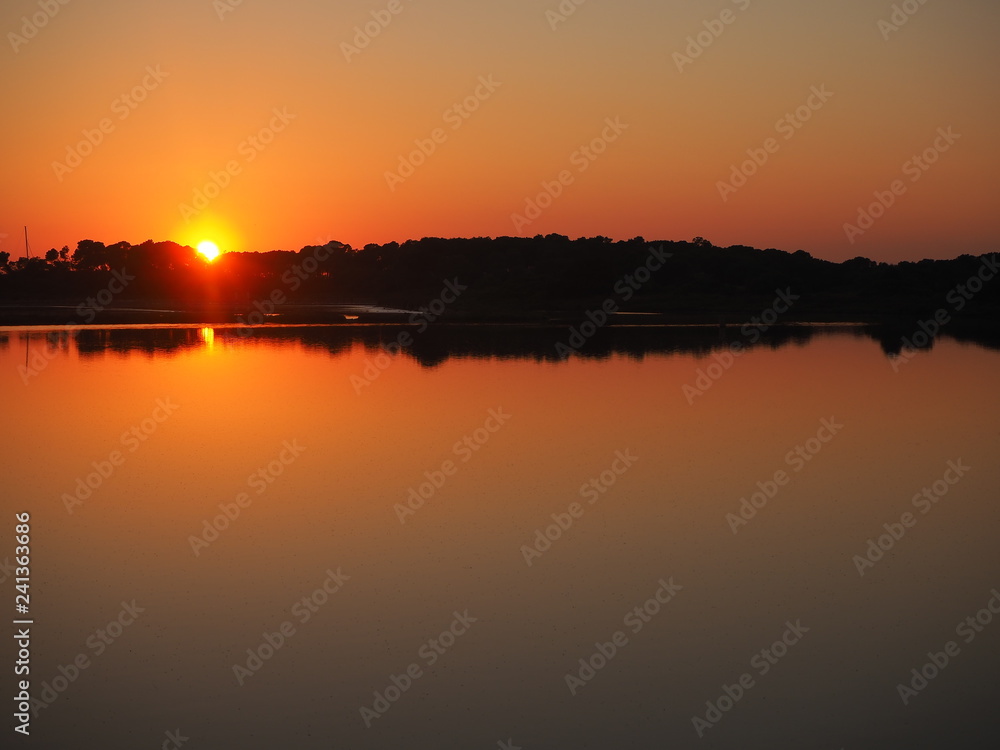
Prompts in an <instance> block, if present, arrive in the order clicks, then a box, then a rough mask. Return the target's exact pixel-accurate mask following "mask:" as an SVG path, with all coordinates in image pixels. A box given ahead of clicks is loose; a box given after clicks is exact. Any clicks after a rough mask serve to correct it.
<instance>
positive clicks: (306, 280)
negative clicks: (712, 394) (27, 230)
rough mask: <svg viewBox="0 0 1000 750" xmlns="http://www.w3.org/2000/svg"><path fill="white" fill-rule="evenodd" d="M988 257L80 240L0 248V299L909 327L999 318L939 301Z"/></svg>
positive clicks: (989, 294)
mask: <svg viewBox="0 0 1000 750" xmlns="http://www.w3.org/2000/svg"><path fill="white" fill-rule="evenodd" d="M654 247H655V248H658V249H659V250H658V251H659V253H661V254H668V255H669V258H668V259H667V260H666V261H665V262H664V263H663V264H662V267H658V270H656V272H655V273H652V274H648V275H646V276H638V277H636V278H638V279H641V280H642V283H641V284H640V283H638V282H632V286H633V288H634V293H633V294H631V295H629V296H628V299H627V301H625V300H623V299H622V298H621V297H620V296H618V295H617V294H616V291H615V290H616V284H618V283H619V282H620V281H621V280H622V279H624V278H632V276H630V275H631V274H634V273H635V271H636V269H639V268H641V267H643V266H644V264H645V263H646V261H647V259H648V258H649V257H650V252H651V249H652V248H654ZM990 258H994V259H995V258H996V256H995V255H991V256H979V257H977V256H971V255H962V256H959V257H957V258H953V259H949V260H922V261H917V262H908V261H904V262H901V263H896V264H888V263H878V262H875V261H872V260H869V259H867V258H862V257H858V258H853V259H851V260H848V261H845V262H841V263H834V262H831V261H826V260H822V259H819V258H814V257H812V256H811V255H810V254H809V253H807V252H804V251H802V250H799V251H797V252H793V253H789V252H785V251H781V250H776V249H773V248H772V249H767V250H758V249H755V248H751V247H746V246H742V245H737V246H732V247H726V248H722V247H716V246H715V245H713V244H712V243H710V242H709V241H707V240H705V239H703V238H700V237H699V238H695V239H694V240H692V241H690V242H672V241H665V242H655V243H650V242H647V241H646V240H645V239H643V238H642V237H636V238H634V239H631V240H626V241H617V242H615V241H612V240H611V239H609V238H607V237H600V236H598V237H586V238H579V239H570V238H569V237H566V236H563V235H557V234H550V235H546V236H542V235H538V236H535V237H531V238H522V237H497V238H488V237H474V238H465V239H442V238H434V237H428V238H424V239H420V240H410V241H407V242H403V243H397V242H389V243H386V244H382V245H377V244H369V245H365V246H364V247H363V248H357V249H355V248H352V247H351V246H350V245H347V244H344V243H341V242H329V243H327V244H325V245H317V246H306V247H303V248H302V249H301V250H298V251H295V252H293V251H282V250H274V251H269V252H239V253H236V252H234V253H224V254H223V255H221V256H220V257H219V258H218V259H217V260H216V261H214V262H212V263H209V262H207V261H206V260H205V259H204V258H203V257H202V256H201V255H200V254H199V253H198V252H197V251H196V250H194V249H193V248H191V247H189V246H186V245H180V244H178V243H176V242H169V241H167V242H153V241H152V240H148V241H146V242H143V243H141V244H138V245H132V244H129V243H128V242H117V243H115V244H112V245H105V244H104V243H101V242H97V241H94V240H89V239H88V240H81V241H80V242H78V243H77V246H76V248H75V249H74V250H73V251H72V252H71V251H70V250H69V248H68V247H64V248H62V249H61V250H56V249H51V250H49V251H48V252H47V253H46V254H45V256H44V257H35V258H21V259H19V260H11V259H10V256H9V254H8V253H6V252H0V304H3V305H4V306H6V307H7V308H14V307H18V306H21V307H27V306H41V305H49V306H54V305H66V306H70V307H73V306H76V305H78V304H80V303H81V302H83V301H84V300H85V299H87V298H88V297H91V296H92V295H94V294H97V293H99V292H100V291H101V290H102V289H105V288H107V285H108V284H109V282H110V280H111V279H112V278H113V274H115V273H117V274H118V277H117V278H121V277H122V276H123V275H124V277H125V278H126V279H127V280H128V283H127V286H126V288H125V289H124V291H122V292H121V293H120V294H117V295H116V296H115V299H114V301H113V302H112V303H111V306H112V307H128V306H131V307H139V308H141V307H158V308H164V307H166V308H169V309H173V310H205V309H208V308H216V309H221V310H227V311H239V310H246V309H249V306H251V305H252V304H253V303H254V301H257V300H267V299H269V298H273V295H274V294H275V292H276V291H277V292H279V293H280V294H279V297H280V299H281V301H282V303H284V304H285V305H289V306H291V305H296V306H310V305H334V304H350V303H358V304H378V305H385V306H393V307H399V308H403V309H418V308H419V307H420V306H421V305H424V304H426V303H427V302H429V301H430V300H433V299H434V298H436V297H437V296H438V294H439V293H440V291H441V288H442V283H443V282H444V281H445V280H458V281H459V282H460V283H461V284H462V285H464V286H466V287H468V292H466V293H465V294H463V295H462V296H461V297H460V298H459V299H458V301H457V302H455V303H454V305H453V306H451V307H450V309H449V314H450V315H452V316H457V317H466V318H469V317H479V318H483V319H501V318H515V319H546V320H551V319H553V317H559V316H573V315H579V314H582V313H584V312H585V311H587V310H590V309H596V308H599V307H600V306H601V304H602V301H603V300H606V299H609V298H616V299H617V302H618V306H619V308H620V309H621V310H622V311H625V312H643V313H650V314H658V315H660V316H666V317H667V318H669V319H671V320H676V321H678V322H684V321H691V322H694V321H699V322H712V323H715V322H718V321H721V320H729V319H733V320H736V319H739V318H740V317H741V316H746V315H749V314H752V313H754V312H759V311H760V310H762V309H764V308H766V307H768V306H770V305H771V303H772V301H773V299H774V296H775V293H776V291H777V290H779V289H782V290H784V289H790V290H791V291H792V292H793V293H794V294H795V295H798V296H799V298H800V301H798V302H797V303H796V304H795V306H794V308H793V309H792V311H791V312H790V313H789V316H788V318H787V320H848V319H851V320H883V319H892V318H905V317H911V318H914V319H915V318H919V317H920V316H923V315H933V314H934V313H935V311H936V310H939V309H942V308H944V309H948V310H949V312H950V314H951V316H952V317H955V318H963V319H967V320H973V319H975V320H980V321H986V322H990V323H993V322H997V321H1000V282H997V281H986V282H985V283H983V284H982V288H981V289H980V290H979V291H978V292H977V293H975V294H974V295H970V296H969V299H967V300H965V302H964V303H963V304H962V306H961V309H959V310H955V309H952V308H953V307H954V305H952V304H951V303H950V302H949V301H948V298H949V294H951V293H952V292H953V291H954V290H955V289H956V288H957V287H958V286H960V285H963V284H965V283H966V282H967V281H968V280H969V279H970V278H972V277H974V276H976V275H977V274H980V278H982V269H983V268H984V264H986V265H985V267H987V268H989V267H990V266H989V259H990ZM638 321H639V319H636V321H634V322H638ZM67 322H73V321H69V320H68V321H67ZM77 322H79V321H77Z"/></svg>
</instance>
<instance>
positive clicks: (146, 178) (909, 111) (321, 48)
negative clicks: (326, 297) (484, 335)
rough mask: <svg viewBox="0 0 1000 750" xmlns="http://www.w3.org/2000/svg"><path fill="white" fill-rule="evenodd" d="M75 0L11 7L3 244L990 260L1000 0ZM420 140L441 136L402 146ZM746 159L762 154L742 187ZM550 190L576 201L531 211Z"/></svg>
mask: <svg viewBox="0 0 1000 750" xmlns="http://www.w3.org/2000/svg"><path fill="white" fill-rule="evenodd" d="M63 2H65V3H66V4H64V5H63V4H59V2H57V0H41V2H39V0H9V1H8V2H6V3H4V4H3V7H2V10H0V30H2V31H3V33H4V37H5V41H4V48H3V49H2V50H0V97H2V101H3V103H4V110H5V114H4V118H3V123H2V125H0V128H2V133H3V154H4V157H3V170H2V176H0V250H6V251H8V252H10V253H11V254H12V255H14V256H15V257H16V256H19V255H21V254H22V251H23V235H22V232H23V229H22V227H23V226H24V225H27V226H28V227H29V231H30V233H31V245H32V250H33V251H34V252H36V253H41V252H44V251H45V250H46V249H48V248H50V247H61V246H63V245H69V246H70V247H71V248H72V247H75V244H76V242H77V241H78V240H80V239H83V238H90V239H96V240H100V241H103V242H106V243H112V242H116V241H119V240H126V241H129V242H132V243H139V242H142V241H143V240H146V239H154V240H163V239H173V240H176V241H179V242H182V243H185V244H192V245H193V244H196V243H198V242H199V241H201V240H205V239H209V240H214V241H215V242H217V243H218V244H219V246H220V247H221V248H222V249H223V250H224V251H226V250H271V249H286V250H295V249H298V248H300V247H302V246H303V245H307V244H318V243H323V242H326V241H328V240H331V239H337V240H340V241H343V242H348V243H351V244H352V245H355V246H362V245H364V244H365V243H368V242H387V241H390V240H397V241H403V240H406V239H411V238H420V237H424V236H443V237H450V236H498V235H518V234H523V235H528V236H531V235H534V234H539V233H541V234H547V233H550V232H558V233H560V234H567V235H570V236H571V237H576V236H582V235H587V236H591V235H597V234H603V235H607V236H610V237H613V238H615V239H628V238H631V237H634V236H637V235H642V236H644V237H646V238H647V239H677V240H687V239H691V238H692V237H695V236H704V237H706V238H708V239H709V240H711V241H712V242H714V243H715V244H717V245H723V246H725V245H731V244H746V245H753V246H756V247H762V248H765V247H777V248H781V249H784V250H789V251H794V250H798V249H803V250H806V251H808V252H810V253H812V254H814V255H816V256H819V257H823V258H829V259H832V260H844V259H847V258H852V257H854V256H857V255H865V256H868V257H871V258H874V259H877V260H885V261H898V260H903V259H919V258H923V257H953V256H956V255H959V254H961V253H974V254H979V253H985V252H989V251H996V250H997V249H998V247H997V245H998V242H997V236H998V225H997V215H998V213H997V203H998V198H1000V188H998V180H997V172H998V169H1000V142H998V139H997V136H996V123H997V122H998V119H1000V118H998V115H1000V98H998V96H997V94H998V92H1000V86H998V84H1000V66H998V65H997V44H996V39H997V33H998V31H1000V4H998V3H997V2H995V0H947V1H946V0H927V1H926V2H925V3H923V4H922V5H921V4H920V3H919V2H918V1H917V0H907V2H905V3H901V5H904V6H906V7H907V8H909V9H911V10H915V13H914V14H913V16H912V17H907V16H906V15H905V14H904V15H903V17H904V18H907V20H906V23H905V25H901V26H899V27H898V29H896V30H894V29H893V28H892V27H890V26H888V25H887V24H883V25H882V26H881V27H880V25H879V22H880V21H883V20H885V21H888V20H889V19H891V17H892V15H893V7H894V3H893V2H889V1H888V0H838V1H837V2H830V1H829V0H824V1H822V2H821V1H820V0H692V1H690V2H665V1H654V0H615V1H614V2H611V1H610V0H583V1H582V2H581V0H576V3H580V4H579V6H578V7H576V6H575V5H574V3H573V2H570V0H566V1H565V2H564V3H563V4H562V5H561V6H560V3H559V2H558V0H550V1H549V2H546V1H544V0H541V1H536V0H504V2H490V3H479V2H468V1H466V2H459V0H393V2H390V1H389V0H338V2H320V1H319V0H292V1H285V2H277V1H276V0H242V2H240V1H239V0H216V2H213V1H212V0H100V1H99V2H79V1H76V2H74V1H72V0H70V1H67V0H63ZM560 7H562V8H563V9H564V10H565V9H568V8H575V11H574V12H573V13H572V14H570V15H568V16H565V17H564V18H560V17H559V16H556V15H554V14H555V13H559V12H560V11H559V9H560ZM45 8H49V10H48V11H46V10H44V9H45ZM393 10H395V11H396V12H395V13H393V12H392V11H393ZM547 11H551V13H549V14H548V15H547ZM724 12H725V14H726V15H725V16H723V15H722V14H723V13H724ZM899 12H900V11H897V18H896V20H897V21H898V20H900V17H899V16H898V13H899ZM53 13H54V15H53ZM49 16H51V17H49ZM720 16H722V17H723V18H724V19H728V20H729V21H730V23H728V24H726V23H724V22H723V21H717V20H716V19H719V18H720ZM376 17H378V18H381V19H382V22H383V24H385V20H386V19H388V22H387V24H385V25H384V28H381V26H382V24H380V23H379V21H378V20H377V18H376ZM33 19H34V20H33ZM39 21H44V25H42V24H40V23H38V22H39ZM366 24H368V26H369V31H372V30H375V29H378V30H379V33H378V34H377V35H376V36H374V38H371V39H368V38H367V37H366V36H365V34H364V27H365V25H366ZM359 27H360V28H361V29H362V31H361V32H359V30H358V29H359ZM553 27H554V28H553ZM709 27H714V28H715V30H716V31H718V30H719V29H720V28H721V34H719V35H718V37H717V38H715V36H714V35H713V34H712V33H711V31H710V30H709ZM699 34H701V35H702V37H701V38H702V41H705V40H707V39H711V44H710V45H709V46H707V47H705V48H704V49H702V50H699V49H694V48H691V47H690V42H691V40H689V39H688V37H697V36H698V35H699ZM695 44H696V45H697V41H696V42H695ZM678 53H679V54H680V55H687V56H689V61H685V60H684V59H682V58H681V57H678ZM693 53H699V54H698V56H697V58H695V57H694V54H693ZM680 68H683V70H681V69H680ZM129 92H132V93H129ZM814 92H823V93H822V96H820V95H819V94H817V93H814ZM831 94H832V95H831ZM140 100H141V101H140ZM463 101H466V102H467V103H468V107H466V106H465V105H463V104H462V102H463ZM810 102H811V103H812V105H813V108H812V109H809V108H808V103H810ZM455 105H459V106H460V107H461V109H459V110H456V109H455ZM473 105H475V106H474V107H473ZM803 106H805V107H806V109H802V110H800V112H801V113H803V114H806V113H808V121H804V122H803V121H797V122H796V123H795V125H796V126H797V127H793V126H791V125H790V124H789V123H787V122H786V123H785V124H783V125H782V124H779V120H782V119H783V118H784V117H785V116H786V114H787V113H794V112H795V111H796V109H797V108H800V107H803ZM473 109H474V111H472V110H473ZM609 122H610V123H618V125H616V126H614V127H612V126H611V125H609V124H608V123H609ZM102 125H103V132H102ZM625 126H627V127H625ZM436 129H437V130H436ZM261 131H264V132H261ZM435 131H436V132H435ZM88 133H89V139H90V140H91V141H99V142H98V143H97V145H95V146H91V145H90V144H89V143H88V141H87V138H88V135H87V134H88ZM941 133H949V134H950V135H948V136H947V137H946V136H944V135H942V134H941ZM251 138H253V139H255V140H251ZM595 139H596V143H595V144H594V151H593V152H589V153H592V155H593V160H591V159H590V158H588V157H587V155H586V153H584V152H582V151H580V149H581V147H583V146H586V145H587V144H590V143H591V142H592V141H595ZM768 139H773V141H771V142H770V150H771V151H772V153H767V150H766V148H767V145H766V144H767V141H768ZM417 142H423V144H424V150H425V151H430V150H431V146H433V153H431V154H430V155H429V156H424V155H423V154H420V152H419V151H417V152H416V153H417V154H418V158H417V159H415V160H410V158H409V154H411V153H412V152H414V151H415V150H416V149H418V145H417ZM928 149H930V153H929V157H930V158H931V160H932V161H934V162H935V163H933V164H925V166H926V171H925V170H924V169H922V168H921V167H920V165H919V164H915V163H914V162H912V161H911V159H912V158H913V157H914V156H916V155H919V154H921V153H923V152H925V150H928ZM748 150H751V152H753V153H756V155H757V156H758V160H759V161H763V158H761V157H762V156H764V157H766V161H764V163H763V164H761V165H760V166H757V165H756V164H755V165H753V166H754V167H755V169H756V174H753V175H752V176H750V177H749V178H748V179H746V182H745V184H744V185H742V186H741V187H738V189H734V190H726V189H725V188H723V187H722V186H720V182H722V181H731V180H732V177H733V174H732V173H733V169H734V165H736V166H737V167H738V166H739V165H740V164H742V163H743V162H745V161H746V160H747V159H748V158H750V157H749V156H748ZM597 151H601V152H602V153H599V154H598V153H596V152H597ZM404 161H415V162H422V163H418V164H414V165H412V166H413V169H412V174H411V171H410V169H409V168H407V167H408V165H406V164H403V163H402V162H404ZM401 169H402V171H401ZM227 170H228V171H227ZM748 171H749V167H748ZM561 173H562V178H563V180H562V183H561V184H560V174H561ZM393 175H395V176H393ZM213 176H214V177H213ZM918 177H919V179H917V178H918ZM894 181H899V182H898V183H897V185H896V188H897V190H896V194H895V195H893V205H892V206H891V207H890V208H888V209H887V210H885V211H884V216H881V218H878V219H877V220H876V221H874V223H873V224H872V225H871V226H870V228H868V229H867V230H866V231H865V232H864V233H863V234H861V233H857V234H854V235H852V238H853V240H854V241H853V242H851V241H850V240H849V238H848V232H847V231H845V226H844V225H845V224H846V223H850V224H855V225H858V221H859V217H858V212H859V208H862V207H867V206H869V205H870V204H872V203H873V202H874V201H875V200H876V197H875V195H874V194H875V193H876V192H878V193H881V194H883V199H884V196H886V195H891V194H892V184H893V182H894ZM543 183H545V184H549V185H550V188H549V189H550V191H551V192H556V193H559V195H558V196H557V197H555V198H554V199H552V200H551V201H550V200H549V199H548V197H545V198H543V199H542V201H541V202H542V204H543V205H545V206H547V207H545V208H544V209H543V210H541V211H540V214H539V213H536V212H533V211H532V212H530V213H526V211H527V210H528V206H527V204H526V201H529V200H534V199H536V198H537V196H538V195H539V194H540V193H543V190H544V189H545V188H543ZM216 185H218V187H216ZM555 185H558V189H557V188H555V187H552V186H555ZM199 191H200V192H199ZM723 193H725V197H723ZM201 194H207V196H208V197H206V198H201V197H200V195H201ZM549 203H551V205H548V204H549ZM876 213H879V214H881V213H883V212H882V211H881V210H879V209H876ZM518 214H520V215H522V216H524V217H525V220H526V221H524V222H522V221H518V220H516V216H515V215H518ZM512 217H513V218H512ZM532 217H535V218H532ZM529 219H530V223H527V220H529ZM859 226H860V225H859Z"/></svg>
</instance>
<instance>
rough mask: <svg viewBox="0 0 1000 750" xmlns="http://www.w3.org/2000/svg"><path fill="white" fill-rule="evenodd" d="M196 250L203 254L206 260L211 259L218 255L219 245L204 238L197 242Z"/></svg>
mask: <svg viewBox="0 0 1000 750" xmlns="http://www.w3.org/2000/svg"><path fill="white" fill-rule="evenodd" d="M198 252H199V253H201V254H202V255H204V256H205V258H206V260H208V261H213V260H215V259H216V258H218V257H219V252H220V251H219V246H218V245H216V244H215V243H214V242H209V241H208V240H205V241H204V242H199V243H198Z"/></svg>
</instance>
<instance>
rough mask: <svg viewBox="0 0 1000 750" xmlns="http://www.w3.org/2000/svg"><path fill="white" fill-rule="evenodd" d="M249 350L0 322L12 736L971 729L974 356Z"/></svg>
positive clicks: (999, 519) (373, 347) (983, 644)
mask: <svg viewBox="0 0 1000 750" xmlns="http://www.w3.org/2000/svg"><path fill="white" fill-rule="evenodd" d="M246 333H247V332H246V331H237V330H233V329H215V330H213V329H201V330H199V329H183V328H180V329H178V328H172V329H141V330H132V329H118V330H88V331H75V332H74V331H57V332H48V333H45V332H34V333H31V334H30V336H29V335H27V334H25V333H23V332H17V331H12V330H8V331H6V332H3V333H0V393H2V394H3V396H2V397H3V420H4V421H3V426H4V433H3V451H2V453H0V477H2V482H3V484H2V487H3V494H2V505H3V509H4V514H3V521H2V523H3V527H2V531H0V540H2V544H3V548H2V549H0V561H5V566H4V568H3V569H2V570H0V580H2V581H3V583H2V584H0V588H2V592H3V599H4V600H5V601H10V602H13V599H14V596H15V593H16V592H15V590H14V583H15V581H14V572H13V570H12V569H11V568H10V567H8V566H9V565H10V562H11V561H12V560H13V558H14V557H15V554H14V552H15V550H14V545H15V543H14V523H15V520H14V514H15V513H16V512H28V513H30V516H31V518H30V535H31V543H30V546H31V566H30V567H31V576H30V578H31V581H30V586H31V588H30V597H31V598H30V612H29V614H28V616H29V617H30V618H31V619H32V620H33V624H32V625H31V626H30V633H31V638H30V670H31V671H30V680H31V686H30V692H31V695H32V697H33V699H34V700H35V704H34V710H33V712H32V713H33V714H34V715H33V716H32V720H31V726H30V731H31V737H30V740H29V741H27V742H23V741H20V740H21V739H22V738H20V737H19V736H17V735H14V734H13V725H14V723H15V721H14V718H13V716H11V714H12V713H13V711H11V707H12V706H13V705H16V702H15V701H12V700H10V698H12V697H13V696H14V695H16V694H17V689H16V686H15V683H14V680H15V677H14V675H13V674H12V667H13V666H14V664H15V662H16V660H17V658H18V650H17V648H16V646H15V645H14V643H12V642H13V641H14V639H13V638H11V637H10V633H11V631H13V632H15V633H16V632H17V630H16V628H17V627H20V626H12V625H10V624H7V625H5V626H4V632H6V633H8V636H7V637H6V638H5V640H6V641H7V644H8V645H7V646H5V647H4V650H3V658H4V664H3V668H2V672H3V674H4V675H6V677H5V678H4V681H3V690H4V691H5V692H4V695H5V696H7V697H8V701H7V705H8V719H7V720H6V723H7V726H8V728H7V729H6V730H4V731H5V733H6V734H7V736H8V737H9V736H11V735H13V736H14V737H15V739H17V740H18V743H17V745H16V746H19V747H20V746H25V747H38V748H76V747H100V748H108V749H110V750H115V749H117V748H123V749H124V748H130V749H134V748H151V749H153V748H159V747H168V746H173V745H165V744H164V743H174V745H177V744H180V745H181V746H183V747H185V748H190V749H192V750H194V749H195V748H223V747H224V748H280V747H287V748H352V749H355V748H356V749H360V748H456V749H458V748H461V749H462V750H473V749H475V748H482V749H483V750H489V749H490V748H498V747H519V748H524V749H525V750H531V749H532V748H609V747H614V748H672V747H677V748H698V747H704V748H740V749H745V748H829V749H830V750H836V749H837V748H889V747H893V748H896V747H898V748H940V747H962V748H980V747H981V748H987V747H989V748H992V747H995V746H996V741H997V738H998V737H1000V719H998V716H1000V715H998V713H997V711H996V706H997V702H998V699H1000V680H998V677H997V664H998V657H1000V554H998V551H997V549H998V548H997V532H998V530H1000V508H998V502H997V501H998V488H1000V462H998V461H997V456H998V449H1000V396H998V392H997V384H998V382H1000V353H998V352H997V351H995V350H993V349H990V348H988V347H983V346H979V345H976V344H973V343H960V342H958V341H956V340H951V339H945V340H941V341H939V342H937V343H936V345H935V346H934V347H933V348H932V349H931V350H928V351H922V352H909V351H903V352H902V356H895V355H894V354H892V352H896V351H898V345H893V344H892V343H891V341H889V339H887V338H884V337H883V338H879V336H878V335H874V336H873V335H870V334H869V333H868V332H866V331H862V330H861V329H856V330H839V329H833V330H825V331H819V332H815V331H810V330H805V329H799V330H790V331H785V332H784V333H781V334H777V335H775V336H773V337H770V338H769V339H768V340H767V341H766V342H761V343H760V344H759V345H758V346H756V347H754V348H752V349H751V350H750V351H748V352H746V353H744V354H742V355H741V356H738V357H730V356H728V355H727V354H726V352H728V351H729V350H728V348H727V343H728V342H730V341H732V340H735V339H738V336H739V334H738V332H733V331H719V330H716V329H713V328H708V329H700V330H699V329H694V330H688V329H662V330H660V331H659V332H654V333H650V332H648V331H647V332H637V331H627V330H626V331H621V332H618V333H615V334H612V333H607V334H606V335H605V334H602V335H601V336H599V337H597V340H595V341H594V342H591V348H590V349H589V350H588V352H589V353H587V356H581V357H576V356H574V357H572V358H570V359H569V360H567V361H561V360H559V359H558V358H557V357H556V356H555V354H554V350H553V345H554V343H555V342H556V341H557V340H559V339H560V336H564V332H560V331H558V330H549V331H546V330H540V329H539V330H520V329H498V330H491V331H487V330H468V331H464V332H463V331H459V332H455V333H453V334H450V335H448V336H440V335H438V336H432V334H431V333H430V332H428V334H427V336H426V337H425V338H423V339H420V338H418V340H417V341H416V342H415V343H414V344H413V346H412V347H409V348H406V349H404V350H402V351H399V352H398V353H396V354H394V355H392V354H390V355H387V354H386V353H385V351H386V350H385V347H386V346H387V345H389V349H390V350H392V351H394V352H395V351H396V347H394V346H391V344H392V342H393V341H394V340H395V338H396V332H395V331H392V330H390V329H375V328H373V329H362V330H360V331H359V330H348V329H343V328H341V329H336V328H329V329H328V328H288V329H271V330H268V331H258V332H256V333H254V334H252V335H244V334H246ZM889 338H890V339H891V337H889ZM887 352H890V353H889V354H887ZM26 362H27V365H26ZM8 611H10V610H8ZM14 616H17V615H16V613H14ZM8 622H9V621H8ZM914 670H915V671H914ZM168 733H169V734H168ZM178 734H179V736H180V737H182V738H189V739H187V740H183V741H180V740H179V739H178V737H177V735H178ZM7 742H8V741H7V740H6V739H5V740H4V747H6V746H7ZM11 746H14V745H11Z"/></svg>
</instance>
